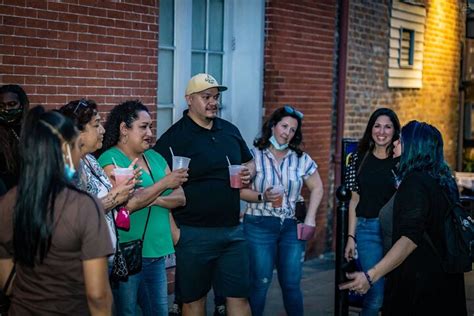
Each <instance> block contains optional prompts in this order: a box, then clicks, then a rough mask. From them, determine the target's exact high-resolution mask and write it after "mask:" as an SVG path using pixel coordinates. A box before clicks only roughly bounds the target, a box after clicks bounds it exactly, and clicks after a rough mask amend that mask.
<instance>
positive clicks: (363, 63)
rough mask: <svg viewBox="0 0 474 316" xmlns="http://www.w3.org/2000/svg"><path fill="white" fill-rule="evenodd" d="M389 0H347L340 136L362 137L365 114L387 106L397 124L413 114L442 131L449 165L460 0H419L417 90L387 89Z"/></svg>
mask: <svg viewBox="0 0 474 316" xmlns="http://www.w3.org/2000/svg"><path fill="white" fill-rule="evenodd" d="M391 3H392V1H387V0H383V1H362V0H354V1H350V9H349V10H350V18H349V39H348V65H347V86H346V110H345V111H346V112H345V132H344V136H345V137H353V138H360V137H362V134H363V132H364V129H365V126H366V124H367V120H368V117H369V116H370V113H372V112H373V111H374V110H375V109H376V108H378V107H389V108H392V109H394V110H395V111H396V112H397V114H398V116H399V118H400V122H401V124H402V125H403V124H405V123H407V122H409V121H410V120H413V119H416V120H421V121H427V122H429V123H431V124H433V125H435V126H436V127H437V128H438V129H439V130H440V131H441V133H442V134H443V137H444V142H445V155H446V159H447V160H448V162H449V163H450V165H451V166H452V167H453V168H454V167H455V161H456V158H455V157H456V149H457V135H458V134H457V133H458V129H459V123H458V120H459V116H458V102H459V73H460V64H461V61H460V58H461V43H462V40H463V37H464V30H463V29H464V19H465V11H464V10H463V8H465V1H458V0H454V1H441V0H427V1H425V3H426V23H425V34H424V52H423V73H422V76H423V77H422V78H423V79H422V82H423V86H422V88H420V89H405V88H403V89H402V88H388V85H387V76H388V75H387V73H388V56H389V32H390V27H389V25H390V15H391Z"/></svg>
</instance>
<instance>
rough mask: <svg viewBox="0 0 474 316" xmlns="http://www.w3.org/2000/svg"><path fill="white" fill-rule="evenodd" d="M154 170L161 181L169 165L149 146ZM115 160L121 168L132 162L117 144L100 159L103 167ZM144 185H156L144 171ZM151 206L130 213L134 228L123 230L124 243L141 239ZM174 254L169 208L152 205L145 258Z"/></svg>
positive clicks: (145, 241)
mask: <svg viewBox="0 0 474 316" xmlns="http://www.w3.org/2000/svg"><path fill="white" fill-rule="evenodd" d="M144 155H145V157H146V159H147V161H148V163H149V164H150V168H151V172H152V174H153V177H154V179H155V181H156V182H158V181H160V180H161V179H162V178H163V177H164V176H165V175H166V172H165V169H166V167H167V166H168V165H167V163H166V161H165V159H164V158H163V157H162V156H161V155H160V154H158V153H157V152H156V151H154V150H152V149H149V150H147V151H145V153H144ZM112 158H114V160H115V162H116V163H117V165H118V166H119V167H124V168H126V167H128V166H129V165H130V164H131V163H132V161H131V160H130V159H129V158H128V157H127V156H126V155H125V154H124V153H123V152H122V151H121V150H120V149H118V148H117V147H112V148H110V149H108V150H107V151H105V152H104V153H103V154H102V155H101V156H100V157H99V159H98V161H99V164H100V165H101V167H102V168H104V167H105V166H108V165H111V164H113V163H114V162H113V160H112ZM140 180H141V181H142V183H141V186H142V187H144V188H146V187H149V186H151V185H153V183H154V182H153V179H152V178H151V176H150V175H149V174H148V173H147V172H145V171H143V172H142V175H141V179H140ZM171 192H172V190H166V191H165V192H163V193H162V195H168V194H170V193H171ZM147 215H148V207H144V208H142V209H140V210H138V211H135V212H133V213H132V214H130V230H129V231H125V230H122V229H119V230H118V232H119V238H120V242H127V241H131V240H135V239H141V238H142V235H143V230H144V229H145V223H146V218H147ZM171 253H174V248H173V240H172V237H171V228H170V221H169V210H168V209H166V208H163V207H161V206H156V205H154V206H151V210H150V219H149V220H148V226H147V229H146V234H145V239H144V241H143V252H142V255H143V257H146V258H158V257H162V256H166V255H169V254H171Z"/></svg>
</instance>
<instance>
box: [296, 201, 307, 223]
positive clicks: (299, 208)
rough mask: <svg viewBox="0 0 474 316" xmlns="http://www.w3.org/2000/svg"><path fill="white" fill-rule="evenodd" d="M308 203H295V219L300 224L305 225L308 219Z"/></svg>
mask: <svg viewBox="0 0 474 316" xmlns="http://www.w3.org/2000/svg"><path fill="white" fill-rule="evenodd" d="M306 212H307V209H306V203H305V201H304V200H302V201H298V202H296V203H295V217H296V220H297V221H298V222H301V223H303V222H304V219H305V218H306Z"/></svg>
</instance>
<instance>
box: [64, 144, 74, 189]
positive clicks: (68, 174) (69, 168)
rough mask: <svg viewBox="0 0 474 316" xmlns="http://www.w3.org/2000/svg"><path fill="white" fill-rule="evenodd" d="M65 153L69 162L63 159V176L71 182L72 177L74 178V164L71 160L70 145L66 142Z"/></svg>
mask: <svg viewBox="0 0 474 316" xmlns="http://www.w3.org/2000/svg"><path fill="white" fill-rule="evenodd" d="M67 154H68V160H69V162H68V163H66V161H64V177H65V178H66V180H67V181H68V182H71V181H72V179H74V176H75V175H76V169H75V168H74V164H73V162H72V157H71V146H70V145H69V144H67ZM64 160H66V159H64Z"/></svg>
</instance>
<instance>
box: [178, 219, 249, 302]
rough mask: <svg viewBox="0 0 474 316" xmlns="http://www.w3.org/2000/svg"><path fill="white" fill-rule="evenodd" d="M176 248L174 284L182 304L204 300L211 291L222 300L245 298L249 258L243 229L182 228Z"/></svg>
mask: <svg viewBox="0 0 474 316" xmlns="http://www.w3.org/2000/svg"><path fill="white" fill-rule="evenodd" d="M180 229H181V235H180V238H179V241H178V243H177V244H176V247H175V248H176V282H177V283H178V287H179V291H180V294H181V298H182V301H183V303H190V302H194V301H197V300H199V299H200V298H202V297H204V296H205V295H206V294H207V292H209V290H210V289H211V286H212V287H213V289H214V291H215V292H216V293H219V294H220V295H222V296H224V297H248V296H249V292H250V281H249V256H248V246H247V241H246V240H245V237H244V233H243V229H242V225H238V226H233V227H192V226H185V225H181V227H180Z"/></svg>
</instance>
